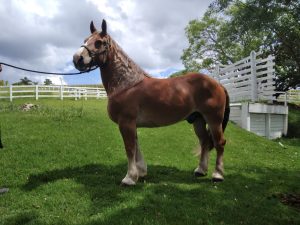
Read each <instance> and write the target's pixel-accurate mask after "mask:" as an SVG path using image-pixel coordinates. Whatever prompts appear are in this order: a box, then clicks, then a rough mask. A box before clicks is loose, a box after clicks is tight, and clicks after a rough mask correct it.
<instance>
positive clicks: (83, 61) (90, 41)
mask: <svg viewBox="0 0 300 225" xmlns="http://www.w3.org/2000/svg"><path fill="white" fill-rule="evenodd" d="M90 30H91V35H90V36H89V37H88V38H86V39H85V41H84V44H83V45H82V46H81V47H80V48H79V49H78V51H77V52H76V53H75V54H74V56H73V63H74V66H75V67H76V69H78V70H80V71H88V70H90V69H91V68H92V67H101V66H102V65H104V64H105V63H106V62H107V57H108V50H109V47H110V43H109V36H108V35H107V28H106V21H105V20H103V21H102V31H101V32H99V31H97V29H96V28H95V26H94V23H93V21H91V24H90Z"/></svg>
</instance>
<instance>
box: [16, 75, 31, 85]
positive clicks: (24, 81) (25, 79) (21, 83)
mask: <svg viewBox="0 0 300 225" xmlns="http://www.w3.org/2000/svg"><path fill="white" fill-rule="evenodd" d="M18 84H19V85H32V81H31V80H29V79H28V78H27V77H24V78H21V79H20V82H18Z"/></svg>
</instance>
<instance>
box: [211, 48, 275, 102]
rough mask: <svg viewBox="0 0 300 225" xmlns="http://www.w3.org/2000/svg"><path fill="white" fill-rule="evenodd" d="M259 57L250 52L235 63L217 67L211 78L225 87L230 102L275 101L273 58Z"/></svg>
mask: <svg viewBox="0 0 300 225" xmlns="http://www.w3.org/2000/svg"><path fill="white" fill-rule="evenodd" d="M259 55H260V54H257V53H256V52H254V51H252V52H251V54H250V56H248V57H246V58H244V59H242V60H240V61H238V62H236V63H233V64H231V65H227V66H224V65H217V67H216V69H215V71H214V73H213V77H214V78H215V79H217V80H218V81H219V82H220V83H221V84H223V85H224V86H225V87H226V89H227V91H228V93H229V96H230V98H231V102H240V101H249V100H250V101H252V102H256V101H258V100H269V101H270V100H275V99H274V94H275V93H276V92H275V74H274V72H275V69H274V65H275V63H274V59H275V57H274V56H271V55H270V56H268V57H267V58H264V59H262V58H259Z"/></svg>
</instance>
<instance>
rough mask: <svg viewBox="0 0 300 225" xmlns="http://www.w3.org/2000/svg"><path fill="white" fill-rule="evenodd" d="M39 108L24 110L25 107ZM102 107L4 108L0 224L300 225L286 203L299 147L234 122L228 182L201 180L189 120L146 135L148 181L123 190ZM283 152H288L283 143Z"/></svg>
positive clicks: (295, 186)
mask: <svg viewBox="0 0 300 225" xmlns="http://www.w3.org/2000/svg"><path fill="white" fill-rule="evenodd" d="M30 101H31V102H33V103H36V104H38V105H39V108H38V109H36V110H34V111H31V112H22V111H20V110H19V105H21V104H22V103H24V102H30ZM106 104H107V102H106V101H105V100H88V101H73V100H64V101H59V100H41V101H37V102H36V101H34V100H18V101H15V102H14V103H13V104H10V103H9V102H4V101H1V102H0V123H1V127H2V129H1V130H2V141H3V144H4V149H2V150H1V149H0V187H1V186H2V187H8V188H9V192H7V193H5V194H2V195H0V224H1V225H14V224H26V225H27V224H28V225H29V224H37V225H44V224H53V225H54V224H55V225H56V224H59V225H63V224H78V225H79V224H80V225H96V224H116V225H117V224H118V225H119V224H137V225H141V224H172V225H176V224H187V225H191V224H251V225H253V224H276V225H278V224H289V225H291V224H300V211H299V209H297V208H293V207H291V206H288V205H285V204H282V203H281V200H280V196H282V195H285V194H287V193H290V194H300V173H299V171H300V147H299V145H300V142H299V139H281V140H277V141H269V140H265V139H264V138H261V137H257V136H256V135H254V134H251V133H249V132H245V131H243V130H242V129H240V128H238V127H236V126H235V125H233V124H230V125H229V127H228V129H227V130H226V133H225V134H226V138H227V145H226V148H225V173H226V176H225V181H224V182H223V183H217V184H215V183H212V182H211V180H210V178H211V177H210V176H211V173H212V171H213V167H214V161H215V155H216V154H215V151H213V152H212V153H211V159H210V168H209V176H208V177H204V178H194V176H193V170H194V168H195V167H196V166H197V163H198V159H197V158H196V157H195V156H194V155H193V150H195V149H196V148H197V145H198V141H197V139H196V137H195V135H194V132H193V129H192V126H191V125H189V124H187V123H186V122H182V123H178V124H176V125H173V126H169V127H164V128H156V129H139V130H138V134H139V137H140V144H141V149H142V151H143V154H144V156H145V159H146V161H147V163H148V176H147V177H146V178H145V179H144V180H141V181H140V182H139V183H138V184H137V185H136V186H135V187H127V188H125V187H121V186H120V185H119V184H120V181H121V179H122V178H123V176H124V175H125V173H126V169H127V160H126V156H125V151H124V149H123V143H122V139H121V137H120V134H119V131H118V127H117V126H116V125H115V124H113V123H112V122H111V121H110V120H109V119H108V116H107V113H106ZM279 141H280V142H281V143H282V144H283V145H284V148H283V147H282V146H281V145H279V143H278V142H279Z"/></svg>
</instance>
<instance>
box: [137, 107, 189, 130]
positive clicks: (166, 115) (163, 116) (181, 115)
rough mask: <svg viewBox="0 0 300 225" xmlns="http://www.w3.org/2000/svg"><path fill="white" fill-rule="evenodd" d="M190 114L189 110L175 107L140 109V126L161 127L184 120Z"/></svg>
mask: <svg viewBox="0 0 300 225" xmlns="http://www.w3.org/2000/svg"><path fill="white" fill-rule="evenodd" d="M188 114H189V110H186V109H185V110H182V109H178V110H176V109H173V110H161V109H156V110H155V111H154V110H153V111H152V110H147V111H143V110H142V111H140V112H139V114H138V116H137V121H136V122H137V126H138V127H161V126H167V125H171V124H174V123H177V122H179V121H182V120H184V119H185V118H186V117H187V115H188Z"/></svg>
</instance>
